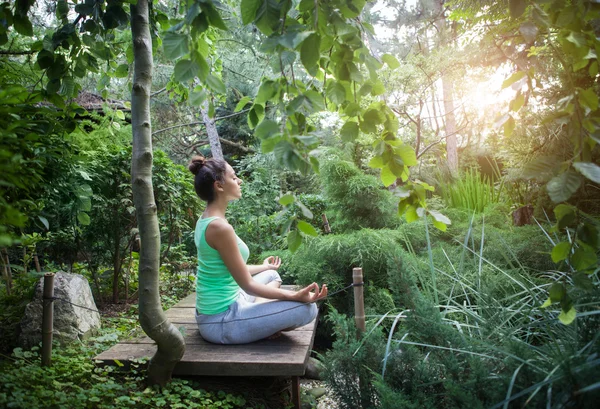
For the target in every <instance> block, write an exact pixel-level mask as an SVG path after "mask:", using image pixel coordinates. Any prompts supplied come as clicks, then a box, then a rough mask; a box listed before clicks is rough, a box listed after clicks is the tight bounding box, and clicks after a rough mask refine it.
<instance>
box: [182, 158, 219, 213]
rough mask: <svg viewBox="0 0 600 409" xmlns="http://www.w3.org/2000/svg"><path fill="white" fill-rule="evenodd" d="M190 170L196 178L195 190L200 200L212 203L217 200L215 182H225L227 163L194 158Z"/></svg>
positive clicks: (213, 159)
mask: <svg viewBox="0 0 600 409" xmlns="http://www.w3.org/2000/svg"><path fill="white" fill-rule="evenodd" d="M188 169H189V170H190V172H192V173H193V174H194V175H195V176H194V189H196V194H197V195H198V197H200V199H202V200H205V201H207V202H212V201H213V200H214V199H215V188H214V183H215V181H219V182H224V181H225V171H226V170H227V162H225V161H224V160H223V159H217V158H210V159H206V158H205V157H203V156H194V157H193V158H192V161H191V162H190V164H189V166H188Z"/></svg>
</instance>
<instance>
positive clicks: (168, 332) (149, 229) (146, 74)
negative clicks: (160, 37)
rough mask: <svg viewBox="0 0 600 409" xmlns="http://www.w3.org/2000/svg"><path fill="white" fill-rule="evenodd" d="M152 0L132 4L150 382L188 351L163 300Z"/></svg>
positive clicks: (136, 193)
mask: <svg viewBox="0 0 600 409" xmlns="http://www.w3.org/2000/svg"><path fill="white" fill-rule="evenodd" d="M149 1H151V0H138V2H137V4H132V5H131V32H132V35H133V55H134V71H133V90H132V93H131V124H132V129H133V155H132V162H131V176H132V184H133V185H132V190H133V201H134V204H135V208H136V212H137V220H138V225H139V234H140V240H141V249H140V267H139V314H140V324H141V326H142V329H143V330H144V332H145V333H146V334H147V335H148V336H149V337H150V338H152V339H153V340H154V341H155V342H156V345H157V346H158V350H157V351H156V354H155V355H154V356H153V357H152V359H151V360H150V366H149V368H148V381H149V383H150V384H158V385H165V384H166V383H167V382H169V381H170V380H171V374H172V372H173V368H174V367H175V364H177V362H179V360H181V357H182V356H183V353H184V351H185V343H184V341H183V336H182V335H181V333H180V332H179V331H178V330H177V328H175V326H174V325H173V324H171V323H170V322H169V321H168V320H167V317H166V316H165V313H164V312H163V309H162V306H161V303H160V294H159V277H158V275H159V270H158V267H159V257H160V231H159V229H158V217H157V213H156V212H157V209H156V203H155V202H154V192H153V187H152V132H151V122H150V86H151V83H152V69H153V66H152V38H151V37H150V28H149V20H150V19H149V4H148V3H149Z"/></svg>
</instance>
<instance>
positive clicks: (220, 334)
mask: <svg viewBox="0 0 600 409" xmlns="http://www.w3.org/2000/svg"><path fill="white" fill-rule="evenodd" d="M252 278H253V279H254V280H255V281H257V282H259V283H262V284H268V283H270V282H271V281H279V282H281V278H280V277H279V274H278V273H277V271H275V270H267V271H263V272H262V273H258V274H256V275H255V276H253V277H252ZM255 301H256V297H255V296H253V295H250V294H248V293H246V292H244V291H242V290H240V295H239V296H238V298H237V300H236V301H235V302H234V303H233V304H231V305H230V306H229V308H228V309H227V311H223V312H222V313H219V314H212V315H208V314H198V312H197V311H196V322H197V323H198V329H199V330H200V335H202V338H204V339H205V340H207V341H208V342H212V343H214V344H247V343H249V342H254V341H258V340H259V339H263V338H266V337H268V336H271V335H273V334H275V333H277V332H279V331H282V330H291V329H294V328H298V327H301V326H303V325H306V324H308V323H310V322H312V321H313V320H314V319H315V318H316V317H317V312H318V309H317V306H316V304H314V303H312V304H302V303H299V302H295V301H279V300H273V301H266V302H262V303H256V302H255Z"/></svg>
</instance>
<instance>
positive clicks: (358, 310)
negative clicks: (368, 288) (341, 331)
mask: <svg viewBox="0 0 600 409" xmlns="http://www.w3.org/2000/svg"><path fill="white" fill-rule="evenodd" d="M352 283H353V284H354V321H355V322H356V328H358V334H357V335H358V336H359V337H360V335H361V334H362V333H363V332H365V299H364V293H363V273H362V268H361V267H355V268H353V269H352Z"/></svg>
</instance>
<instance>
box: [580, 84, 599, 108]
mask: <svg viewBox="0 0 600 409" xmlns="http://www.w3.org/2000/svg"><path fill="white" fill-rule="evenodd" d="M579 103H580V104H581V105H583V106H584V107H587V108H589V109H590V111H595V110H597V109H598V95H597V94H596V91H595V90H594V88H588V89H586V90H581V91H579Z"/></svg>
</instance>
